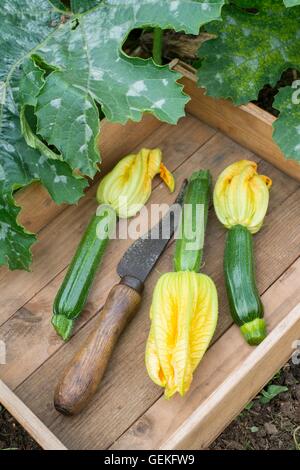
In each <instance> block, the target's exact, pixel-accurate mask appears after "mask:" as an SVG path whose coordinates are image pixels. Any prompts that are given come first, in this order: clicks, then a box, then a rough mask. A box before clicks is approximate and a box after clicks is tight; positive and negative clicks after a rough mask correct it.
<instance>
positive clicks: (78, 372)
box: [54, 277, 144, 416]
mask: <svg viewBox="0 0 300 470" xmlns="http://www.w3.org/2000/svg"><path fill="white" fill-rule="evenodd" d="M133 280H134V279H133ZM130 281H131V279H130V278H128V279H127V278H126V277H125V278H124V279H122V281H121V282H120V283H119V284H117V285H115V286H114V287H113V288H112V289H111V291H110V292H109V294H108V297H107V299H106V302H105V304H104V307H103V309H102V310H101V313H100V318H99V319H98V323H97V325H96V327H95V329H94V330H93V332H92V333H91V335H90V336H89V337H88V338H87V340H86V341H85V343H84V344H83V345H82V347H81V348H80V349H79V351H78V352H77V353H76V354H75V356H74V358H72V359H71V362H70V364H68V365H67V367H66V370H65V371H64V373H63V374H62V377H61V379H60V380H59V383H58V385H57V387H56V391H55V396H54V406H55V408H56V410H57V411H59V412H60V413H62V414H65V415H67V416H72V415H76V414H78V413H80V412H81V411H83V410H84V409H85V408H86V407H87V405H88V404H89V402H90V401H91V399H92V397H93V396H94V395H95V393H96V391H97V390H98V388H99V385H100V383H101V380H102V377H103V375H104V373H105V371H106V368H107V366H108V363H109V360H110V358H111V355H112V353H113V350H114V348H115V345H116V343H117V341H118V339H119V336H120V334H121V333H122V332H123V330H124V328H125V327H126V326H127V324H128V323H129V322H130V320H132V318H133V316H134V315H135V313H136V312H137V310H138V308H139V306H140V303H141V300H142V295H141V291H142V290H143V287H144V286H143V284H142V283H141V282H139V283H138V290H136V289H135V288H132V287H131V286H130V283H131V282H130ZM135 281H137V280H135ZM136 284H137V282H136Z"/></svg>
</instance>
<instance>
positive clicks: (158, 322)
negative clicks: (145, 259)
mask: <svg viewBox="0 0 300 470" xmlns="http://www.w3.org/2000/svg"><path fill="white" fill-rule="evenodd" d="M150 318H151V321H152V324H151V329H150V334H149V338H148V342H147V347H146V367H147V370H148V374H149V376H150V378H151V379H152V380H153V382H154V383H156V384H157V385H160V386H161V387H164V388H165V397H166V398H170V397H172V395H174V394H175V393H176V392H178V393H179V394H180V395H182V396H183V395H184V394H185V393H186V392H187V391H188V389H189V387H190V384H191V382H192V378H193V372H194V370H195V369H196V367H197V366H198V364H199V362H200V360H201V359H202V357H203V355H204V353H205V351H206V350H207V348H208V345H209V343H210V341H211V338H212V336H213V334H214V331H215V328H216V324H217V318H218V297H217V290H216V287H215V284H214V283H213V281H212V280H211V279H210V278H209V277H208V276H206V275H205V274H199V273H195V272H193V271H180V272H173V273H166V274H164V275H163V276H162V277H161V278H160V279H159V281H158V283H157V285H156V287H155V290H154V294H153V301H152V306H151V310H150Z"/></svg>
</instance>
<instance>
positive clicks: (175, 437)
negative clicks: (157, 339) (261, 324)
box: [109, 258, 300, 450]
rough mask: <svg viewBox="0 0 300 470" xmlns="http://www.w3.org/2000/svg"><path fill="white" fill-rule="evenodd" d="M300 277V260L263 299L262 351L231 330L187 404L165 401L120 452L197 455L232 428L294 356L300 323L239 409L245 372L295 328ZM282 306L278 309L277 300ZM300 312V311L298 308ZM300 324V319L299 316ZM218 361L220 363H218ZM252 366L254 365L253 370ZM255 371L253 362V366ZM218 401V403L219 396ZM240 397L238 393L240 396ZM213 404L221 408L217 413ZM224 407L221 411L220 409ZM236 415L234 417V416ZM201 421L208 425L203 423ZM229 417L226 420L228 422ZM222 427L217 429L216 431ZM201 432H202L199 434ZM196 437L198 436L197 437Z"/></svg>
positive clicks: (205, 364)
mask: <svg viewBox="0 0 300 470" xmlns="http://www.w3.org/2000/svg"><path fill="white" fill-rule="evenodd" d="M299 276H300V258H299V259H298V260H297V261H296V262H295V263H294V265H293V266H291V267H290V268H289V269H288V270H287V271H286V272H285V273H283V274H282V276H281V277H280V278H279V279H278V280H277V281H276V283H275V284H273V286H272V287H271V288H270V289H268V290H267V291H266V293H265V294H264V295H263V296H262V299H263V303H264V305H265V307H266V315H265V318H266V319H267V323H268V327H269V331H270V333H269V335H268V337H267V339H266V340H265V341H264V342H263V343H261V345H260V346H259V347H257V348H251V347H250V346H248V345H247V344H246V343H245V341H244V339H243V338H242V336H241V334H240V332H239V329H238V327H237V326H235V325H233V326H231V327H230V328H229V329H228V330H227V332H226V333H224V334H223V335H222V337H221V338H220V339H219V341H218V342H217V343H215V344H214V345H213V346H212V347H211V348H210V349H209V350H208V352H207V353H206V355H205V357H204V358H203V360H202V362H201V363H200V366H199V367H198V369H197V371H196V374H195V377H194V381H193V383H192V387H191V390H190V392H189V393H188V395H187V396H186V399H182V398H181V397H175V398H174V399H172V400H170V401H166V400H165V399H164V398H163V397H160V398H159V399H158V400H157V401H156V402H155V403H154V404H153V405H152V406H151V407H150V408H149V409H148V410H147V411H146V412H145V413H143V414H142V415H141V416H140V418H139V419H138V420H136V421H135V423H133V424H132V425H131V426H130V427H129V428H128V429H127V430H126V431H125V432H124V433H123V434H122V436H120V437H119V438H118V439H117V440H116V441H115V442H114V443H113V444H112V446H110V448H109V449H110V450H115V449H130V450H131V449H159V448H161V449H183V448H185V449H187V448H188V449H191V448H194V449H195V448H205V447H207V446H208V445H209V444H210V443H211V442H212V441H213V440H214V439H215V438H216V437H217V435H218V434H219V433H220V432H222V430H223V429H224V428H225V427H226V425H227V424H229V422H230V421H231V420H232V419H233V418H234V417H235V416H237V415H238V413H239V412H240V411H241V410H242V409H243V408H244V406H245V404H246V403H248V402H249V401H250V400H251V399H252V398H254V397H255V396H256V394H257V393H258V392H259V391H260V390H261V389H262V388H263V386H264V385H265V384H266V383H267V382H268V381H269V380H270V379H271V378H272V377H273V375H274V373H275V372H276V371H277V370H278V369H279V368H280V366H282V365H283V364H284V363H285V362H286V360H287V359H288V358H289V357H290V355H291V353H292V342H293V340H295V339H299V335H300V321H298V328H297V329H295V331H294V332H293V340H291V341H290V344H288V347H287V350H286V351H284V352H283V354H282V357H281V358H278V357H277V362H274V361H273V362H272V360H271V361H270V364H269V365H267V368H266V370H264V376H263V377H262V379H261V380H260V381H257V382H256V385H254V382H251V384H249V385H248V388H247V387H242V386H240V387H239V393H238V398H237V399H238V403H239V406H238V407H237V408H235V406H234V405H233V403H234V404H235V400H234V396H233V395H232V396H231V395H230V394H231V393H232V394H234V390H233V387H232V385H233V383H234V385H235V387H237V386H238V385H239V382H238V380H236V377H237V375H238V374H240V370H241V369H242V370H243V372H244V373H245V371H246V372H247V370H248V372H250V373H251V368H249V367H246V366H245V361H246V363H249V362H251V361H253V355H256V356H257V355H258V356H261V357H263V356H264V351H265V350H266V349H268V344H269V343H270V342H272V341H273V339H272V338H273V336H274V335H276V337H277V338H278V336H279V335H278V331H282V328H284V326H285V324H286V323H287V322H289V318H290V314H291V312H292V311H293V310H294V309H295V307H296V308H298V312H299V313H300V291H299V289H297V281H298V279H299ZM278 298H280V299H281V300H280V304H278V305H277V299H278ZM297 306H298V307H297ZM298 317H299V320H300V315H298ZM217 358H218V359H217ZM247 365H249V364H247ZM252 365H253V362H252ZM216 395H217V397H218V400H217V403H216V401H215V396H216ZM235 396H236V392H235ZM224 398H226V400H227V407H226V406H225V405H223V406H222V407H221V403H222V399H224ZM212 403H213V404H214V405H215V406H217V405H218V406H217V407H216V410H214V408H213V406H212ZM220 407H221V409H220ZM229 410H230V413H229V412H228V411H229ZM200 416H201V417H202V418H201V419H203V420H204V418H205V422H201V420H200ZM225 416H226V417H225ZM216 423H217V426H216ZM195 429H197V432H198V436H197V437H194V439H195V441H196V445H193V446H191V442H189V445H188V435H189V434H190V433H192V432H193V431H195ZM195 432H196V431H195ZM195 432H194V434H195Z"/></svg>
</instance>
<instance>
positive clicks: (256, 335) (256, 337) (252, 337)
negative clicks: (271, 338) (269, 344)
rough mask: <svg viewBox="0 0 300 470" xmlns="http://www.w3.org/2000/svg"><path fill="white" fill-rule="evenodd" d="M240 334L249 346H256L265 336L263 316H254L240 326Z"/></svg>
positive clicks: (265, 329)
mask: <svg viewBox="0 0 300 470" xmlns="http://www.w3.org/2000/svg"><path fill="white" fill-rule="evenodd" d="M240 330H241V332H242V335H243V336H244V338H245V340H246V341H247V343H248V344H250V346H257V345H258V344H260V343H261V342H262V341H263V340H264V339H265V337H266V336H267V328H266V322H265V320H264V319H263V318H255V320H252V321H250V322H248V323H245V324H244V325H242V326H241V327H240Z"/></svg>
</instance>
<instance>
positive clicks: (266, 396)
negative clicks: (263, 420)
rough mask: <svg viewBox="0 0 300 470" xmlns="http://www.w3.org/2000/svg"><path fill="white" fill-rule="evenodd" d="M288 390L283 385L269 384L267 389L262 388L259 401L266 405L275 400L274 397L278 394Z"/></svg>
mask: <svg viewBox="0 0 300 470" xmlns="http://www.w3.org/2000/svg"><path fill="white" fill-rule="evenodd" d="M287 391H288V388H287V387H285V386H283V385H268V387H267V389H266V390H262V392H261V396H260V399H259V401H260V403H261V404H262V405H266V404H267V403H269V402H270V401H271V400H273V398H275V397H277V395H280V393H283V392H287Z"/></svg>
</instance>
